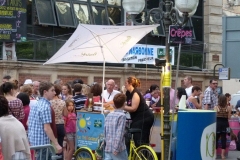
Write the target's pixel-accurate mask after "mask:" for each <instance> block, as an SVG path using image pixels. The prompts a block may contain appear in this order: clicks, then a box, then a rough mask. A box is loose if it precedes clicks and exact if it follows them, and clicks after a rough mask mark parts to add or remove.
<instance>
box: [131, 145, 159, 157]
mask: <svg viewBox="0 0 240 160" xmlns="http://www.w3.org/2000/svg"><path fill="white" fill-rule="evenodd" d="M136 152H137V153H134V154H133V160H158V158H157V155H156V153H155V151H154V150H153V149H152V148H151V147H150V146H146V145H142V146H139V147H138V148H137V149H136Z"/></svg>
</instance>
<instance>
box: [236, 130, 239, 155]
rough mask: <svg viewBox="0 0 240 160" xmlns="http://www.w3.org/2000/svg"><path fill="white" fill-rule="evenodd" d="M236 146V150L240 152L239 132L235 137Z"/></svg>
mask: <svg viewBox="0 0 240 160" xmlns="http://www.w3.org/2000/svg"><path fill="white" fill-rule="evenodd" d="M236 146H237V150H238V151H240V131H239V132H238V135H237V142H236Z"/></svg>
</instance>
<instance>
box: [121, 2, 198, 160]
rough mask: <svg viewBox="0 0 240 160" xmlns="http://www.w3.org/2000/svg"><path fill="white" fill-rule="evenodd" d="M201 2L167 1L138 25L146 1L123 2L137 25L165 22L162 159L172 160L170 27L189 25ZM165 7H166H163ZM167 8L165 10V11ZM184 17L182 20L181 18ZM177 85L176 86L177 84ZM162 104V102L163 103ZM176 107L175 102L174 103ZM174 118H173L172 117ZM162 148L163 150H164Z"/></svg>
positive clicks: (161, 3) (150, 12)
mask: <svg viewBox="0 0 240 160" xmlns="http://www.w3.org/2000/svg"><path fill="white" fill-rule="evenodd" d="M198 1H199V0H191V1H189V0H175V6H173V2H172V1H171V0H165V1H164V2H160V3H159V7H158V8H153V9H151V10H150V11H149V12H148V14H147V16H146V18H145V21H144V22H142V23H138V22H137V21H136V19H135V17H136V16H137V15H138V14H139V13H141V12H142V11H143V9H144V6H145V5H146V0H123V1H122V6H123V8H124V10H125V11H126V12H127V13H128V14H130V15H131V18H132V22H133V23H134V24H136V25H146V24H149V20H150V16H152V18H153V21H154V22H156V23H159V22H160V21H161V20H163V22H164V26H165V35H166V40H165V45H166V49H165V58H166V65H165V67H163V71H162V73H164V78H163V80H161V81H162V84H161V85H162V86H163V94H164V99H163V104H164V106H163V107H164V116H163V124H161V125H163V134H162V135H161V139H163V141H164V142H163V144H164V146H162V147H163V148H164V150H162V152H163V153H162V159H164V160H169V159H170V156H169V155H170V153H169V152H170V151H169V146H170V139H171V136H172V134H171V127H170V120H169V119H170V89H171V62H170V52H169V50H170V45H169V42H168V36H169V26H170V25H180V26H182V25H184V24H186V23H187V21H188V19H189V17H190V16H192V15H193V14H194V13H195V12H196V9H197V6H198ZM163 6H165V7H163ZM163 8H165V10H164V9H163ZM180 17H182V20H181V18H180ZM161 77H163V76H161ZM176 83H177V82H176ZM175 85H176V84H175ZM161 104H162V102H161ZM174 105H175V102H174ZM172 118H173V117H172ZM162 147H161V148H162Z"/></svg>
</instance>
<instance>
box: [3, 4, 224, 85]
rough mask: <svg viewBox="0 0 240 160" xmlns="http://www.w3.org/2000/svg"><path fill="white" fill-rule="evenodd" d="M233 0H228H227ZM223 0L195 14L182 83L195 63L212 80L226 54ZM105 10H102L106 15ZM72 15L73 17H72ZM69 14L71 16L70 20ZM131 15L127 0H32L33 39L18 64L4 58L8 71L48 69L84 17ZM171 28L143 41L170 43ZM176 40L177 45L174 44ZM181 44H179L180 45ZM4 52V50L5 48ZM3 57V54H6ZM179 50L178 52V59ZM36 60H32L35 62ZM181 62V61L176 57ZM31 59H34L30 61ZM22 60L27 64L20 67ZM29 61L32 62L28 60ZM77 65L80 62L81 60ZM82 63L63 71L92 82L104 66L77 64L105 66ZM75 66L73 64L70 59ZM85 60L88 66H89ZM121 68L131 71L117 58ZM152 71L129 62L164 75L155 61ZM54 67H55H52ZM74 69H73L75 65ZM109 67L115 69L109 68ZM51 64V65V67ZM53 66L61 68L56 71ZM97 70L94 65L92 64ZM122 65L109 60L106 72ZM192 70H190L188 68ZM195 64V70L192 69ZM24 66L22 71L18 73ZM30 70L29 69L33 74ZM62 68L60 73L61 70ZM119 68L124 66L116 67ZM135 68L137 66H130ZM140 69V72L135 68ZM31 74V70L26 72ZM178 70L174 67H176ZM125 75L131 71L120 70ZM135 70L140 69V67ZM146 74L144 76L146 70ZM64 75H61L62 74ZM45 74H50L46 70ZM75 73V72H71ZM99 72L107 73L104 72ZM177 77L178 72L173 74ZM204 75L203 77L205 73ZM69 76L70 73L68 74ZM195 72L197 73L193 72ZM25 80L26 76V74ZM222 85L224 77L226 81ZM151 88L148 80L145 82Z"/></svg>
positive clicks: (110, 21) (108, 21)
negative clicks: (167, 34)
mask: <svg viewBox="0 0 240 160" xmlns="http://www.w3.org/2000/svg"><path fill="white" fill-rule="evenodd" d="M160 1H162V0H159V1H147V5H146V7H145V10H144V12H145V13H146V11H148V10H150V9H151V8H155V7H158V4H159V2H160ZM226 1H227V0H226ZM222 8H223V1H218V0H211V1H205V0H199V5H198V8H197V11H196V13H195V15H194V16H193V17H191V19H190V21H189V23H188V25H190V26H193V28H194V38H195V39H194V40H193V44H192V45H182V50H181V60H180V66H181V67H180V68H181V69H183V68H182V66H183V67H184V73H183V72H182V71H180V72H181V73H183V74H182V75H181V76H180V77H181V78H179V82H177V84H178V86H181V80H182V78H183V76H184V75H194V74H193V72H194V69H197V70H196V71H197V72H196V77H198V78H197V81H202V83H201V84H199V85H200V86H201V87H202V88H203V89H204V88H205V87H206V86H208V80H209V79H210V78H212V77H213V72H212V70H213V67H214V65H216V64H219V63H221V62H222V59H221V58H222V57H221V47H222V46H221V45H222V40H221V31H222V15H223V9H222ZM100 15H101V16H100ZM66 17H68V18H66ZM142 17H144V14H143V13H142V14H141V15H139V16H138V17H137V18H138V19H139V21H141V19H142ZM66 19H67V20H69V21H68V22H66ZM125 22H127V21H126V18H125V15H124V12H123V8H122V6H121V0H115V1H114V4H113V3H112V4H110V1H109V3H108V1H107V0H79V1H74V0H69V1H66V0H62V1H59V0H53V1H46V0H28V5H27V41H26V42H21V43H16V55H17V60H18V61H17V62H15V63H17V64H16V65H15V66H17V69H14V67H12V66H14V62H10V61H2V63H3V64H2V66H3V69H2V75H5V74H10V75H12V76H13V77H16V78H20V79H21V77H25V78H27V77H28V76H27V75H29V77H28V78H31V76H30V75H32V74H33V75H34V74H35V73H38V74H40V72H41V73H45V72H44V69H45V67H46V66H42V65H40V64H42V63H43V62H45V61H46V60H47V59H49V58H50V57H51V56H52V55H53V54H54V53H56V51H57V50H58V49H59V48H60V47H61V46H62V45H63V44H64V43H65V41H66V40H67V39H68V38H69V37H70V36H71V35H72V33H73V32H74V30H75V28H76V27H77V25H78V23H85V24H99V25H123V24H124V23H125ZM164 30H165V28H159V29H158V33H159V35H158V34H155V33H152V34H149V35H147V36H146V37H145V38H143V39H142V40H141V41H139V43H140V44H152V45H162V46H164V45H165V36H164ZM173 46H174V45H173ZM177 50H178V48H177V46H175V51H177ZM1 54H2V53H1ZM2 57H3V56H2ZM176 57H177V54H175V59H176ZM29 61H30V62H29ZM7 62H9V64H10V63H11V65H9V66H11V67H10V68H12V69H11V70H12V71H11V70H10V69H9V66H8V65H6V64H7ZM175 62H176V61H175ZM29 63H31V65H29ZM19 64H21V66H22V67H20V68H18V65H19ZM25 64H26V66H25ZM76 65H77V64H76ZM78 65H81V66H79V67H77V66H75V67H69V68H68V67H67V66H68V65H67V66H65V65H64V66H65V67H67V68H68V69H67V70H64V69H63V68H62V70H64V72H62V73H64V74H63V75H68V74H70V75H74V76H76V77H79V76H80V77H87V78H86V82H88V83H90V82H93V81H95V80H96V79H94V77H95V75H98V74H99V73H100V72H93V71H91V72H90V73H92V74H93V75H91V76H90V75H88V76H84V73H86V72H84V71H82V70H79V71H77V72H76V71H75V70H74V68H84V69H85V70H87V71H89V69H88V68H92V67H93V68H94V67H96V68H99V69H101V67H99V66H93V65H88V64H85V63H79V64H78ZM29 66H37V67H36V68H35V69H34V70H31V69H30V68H31V67H29ZM69 66H71V65H69ZM84 66H85V67H84ZM58 67H59V65H56V66H55V67H53V68H55V69H49V73H51V74H50V77H48V78H47V79H48V80H51V81H53V80H54V79H56V78H61V71H62V70H56V68H58ZM115 67H117V70H121V71H122V73H124V72H125V71H126V68H124V65H121V64H115ZM148 67H149V69H150V70H151V72H152V74H156V76H152V75H151V76H149V75H148V73H147V72H146V69H145V67H144V68H138V66H136V68H129V70H128V71H131V70H134V71H136V70H137V72H139V73H141V75H138V76H140V77H141V79H145V80H146V82H147V81H148V80H149V81H148V82H150V81H151V80H153V79H152V78H153V77H155V78H156V83H158V81H159V73H158V72H157V70H156V69H154V68H153V67H152V66H148ZM37 68H38V70H37ZM50 68H51V67H50ZM71 69H73V70H71ZM108 69H109V71H108ZM50 70H51V71H50ZM52 70H54V71H56V73H52ZM90 70H91V69H90ZM114 70H116V69H115V68H114V66H112V65H111V66H110V65H108V64H107V74H108V73H110V74H109V75H107V76H106V77H112V76H111V75H112V74H111V72H113V71H114ZM187 70H189V71H187ZM192 70H193V71H192ZM17 72H18V73H17ZM28 72H29V74H28ZM58 72H59V73H58ZM116 72H118V71H116ZM130 73H131V72H130ZM133 73H134V72H133ZM24 74H25V76H24ZM173 74H174V72H173ZM119 75H121V76H122V77H123V79H124V78H126V76H128V74H125V73H124V74H119ZM134 75H137V74H135V73H134ZM143 75H144V76H143ZM59 76H60V77H59ZM41 77H44V76H41ZM68 77H69V76H68ZM96 77H101V76H100V75H98V76H96ZM173 77H174V75H173ZM200 77H201V78H200ZM63 78H64V77H63ZM193 78H194V76H193ZM33 79H35V78H33ZM123 79H122V78H120V80H119V85H122V84H123V83H124V81H123V82H122V80H123ZM20 82H21V80H20ZM220 85H221V83H220ZM146 88H148V87H147V86H146V87H145V88H144V89H146Z"/></svg>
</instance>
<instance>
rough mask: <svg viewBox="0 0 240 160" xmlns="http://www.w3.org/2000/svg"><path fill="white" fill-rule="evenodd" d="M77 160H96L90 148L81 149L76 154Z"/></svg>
mask: <svg viewBox="0 0 240 160" xmlns="http://www.w3.org/2000/svg"><path fill="white" fill-rule="evenodd" d="M74 157H75V160H96V157H95V155H94V154H93V153H92V151H91V150H90V149H89V148H86V147H81V148H79V149H78V150H77V151H76V152H75V153H74Z"/></svg>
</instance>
